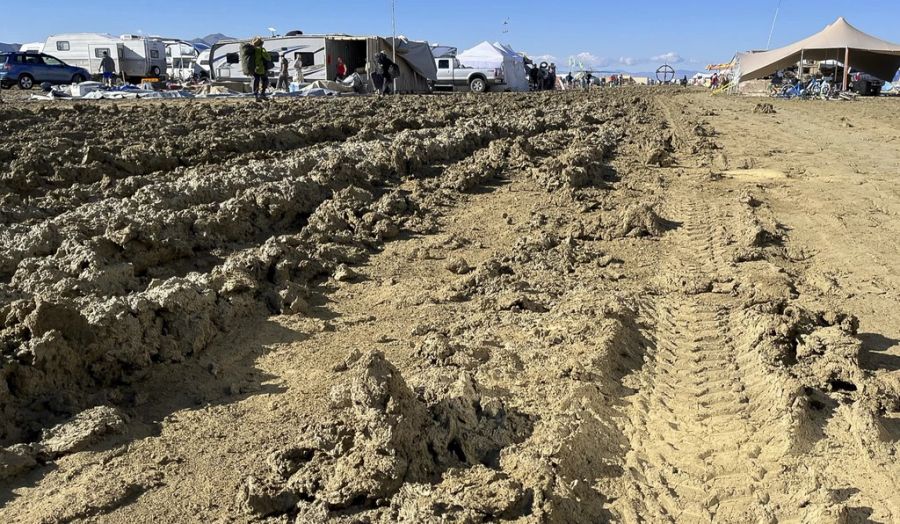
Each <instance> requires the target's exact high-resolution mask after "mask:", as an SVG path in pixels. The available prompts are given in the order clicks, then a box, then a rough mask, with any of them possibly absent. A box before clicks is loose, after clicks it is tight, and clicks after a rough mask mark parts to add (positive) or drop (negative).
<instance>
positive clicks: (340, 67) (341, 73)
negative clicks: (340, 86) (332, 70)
mask: <svg viewBox="0 0 900 524" xmlns="http://www.w3.org/2000/svg"><path fill="white" fill-rule="evenodd" d="M345 78H347V64H345V63H344V59H343V58H341V57H338V59H337V80H338V82H340V81H342V80H344V79H345Z"/></svg>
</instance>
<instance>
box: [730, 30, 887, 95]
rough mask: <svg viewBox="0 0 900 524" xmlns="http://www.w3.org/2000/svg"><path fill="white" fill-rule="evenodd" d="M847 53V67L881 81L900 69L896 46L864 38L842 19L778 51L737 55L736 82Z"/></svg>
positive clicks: (842, 58)
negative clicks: (805, 62) (808, 61)
mask: <svg viewBox="0 0 900 524" xmlns="http://www.w3.org/2000/svg"><path fill="white" fill-rule="evenodd" d="M847 50H849V53H850V59H849V61H848V63H849V65H850V67H851V68H853V69H857V70H859V71H864V72H866V73H869V74H870V75H873V76H876V77H878V78H881V79H884V80H888V81H889V80H891V79H893V78H894V74H895V73H896V72H897V69H900V45H897V44H893V43H891V42H886V41H884V40H881V39H880V38H875V37H874V36H871V35H867V34H866V33H863V32H862V31H860V30H859V29H857V28H855V27H853V26H852V25H850V24H849V23H848V22H847V21H846V20H845V19H844V18H843V17H841V18H838V19H837V21H836V22H834V23H833V24H831V25H829V26H828V27H826V28H825V29H823V30H822V32H820V33H817V34H815V35H813V36H811V37H809V38H807V39H805V40H800V41H799V42H795V43H793V44H790V45H788V46H785V47H782V48H780V49H773V50H772V51H766V52H762V53H738V55H737V61H738V65H739V71H740V73H739V74H740V80H741V81H745V80H755V79H759V78H764V77H766V76H770V75H772V74H773V73H775V72H776V71H779V70H782V69H785V68H788V67H790V66H792V65H796V64H797V63H798V62H799V61H800V56H801V54H802V56H803V58H804V60H838V61H840V62H843V61H844V58H845V53H846V52H847Z"/></svg>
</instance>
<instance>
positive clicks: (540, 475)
mask: <svg viewBox="0 0 900 524" xmlns="http://www.w3.org/2000/svg"><path fill="white" fill-rule="evenodd" d="M4 95H6V92H5V93H4ZM761 102H762V103H768V101H760V100H754V99H740V98H725V97H722V98H717V97H710V96H709V95H708V93H705V92H699V91H691V90H654V89H622V90H609V91H604V92H595V93H591V94H584V93H565V94H551V95H513V96H493V95H491V96H486V97H484V96H482V97H478V96H471V95H459V96H457V95H451V96H439V97H409V98H401V99H391V100H376V99H370V98H364V99H343V100H310V101H279V102H276V103H273V104H272V105H271V106H267V107H266V108H262V107H261V106H258V105H256V104H254V103H252V102H239V103H235V102H212V103H211V102H204V103H196V102H195V103H190V102H187V103H186V102H180V101H179V102H170V103H166V104H160V103H156V102H151V103H137V104H135V103H131V104H124V103H123V104H108V103H102V104H93V105H81V104H76V105H74V106H73V105H71V104H59V105H54V106H49V105H37V104H26V103H23V102H13V103H7V104H5V105H4V106H2V107H0V128H2V129H3V138H2V141H3V150H2V151H0V163H2V166H3V169H4V171H3V173H4V175H3V177H2V179H0V190H2V191H0V193H2V214H0V218H2V219H3V229H4V231H2V232H0V255H2V258H0V299H2V302H0V319H2V318H5V319H6V320H5V323H4V324H2V325H0V326H2V327H3V331H0V342H2V345H0V350H2V356H3V361H2V365H3V372H2V375H0V376H2V377H4V378H5V384H6V387H5V388H2V387H0V411H2V412H3V415H4V422H3V423H2V425H0V437H2V441H0V444H3V445H4V446H6V447H5V449H4V450H3V452H2V454H0V521H2V522H23V523H24V522H29V523H30V522H74V521H92V522H122V523H125V522H129V523H130V522H258V521H269V522H297V523H306V522H347V523H350V522H409V523H413V522H416V523H418V522H507V521H508V522H522V523H524V522H606V521H612V522H734V523H739V522H741V523H742V522H804V523H819V522H833V523H844V522H881V523H889V522H896V521H897V520H898V519H900V495H898V492H897V490H896V487H895V486H897V485H900V465H898V460H897V445H898V439H900V342H898V340H900V311H898V309H897V308H896V304H897V300H898V298H900V296H898V294H900V287H898V286H900V274H898V265H897V263H896V260H898V255H900V253H898V250H900V244H898V242H897V241H896V238H897V234H896V233H898V230H900V216H898V212H900V192H898V190H897V189H896V184H895V183H894V182H895V181H894V178H895V176H896V174H897V173H898V172H900V124H898V123H897V122H896V118H895V117H896V104H897V103H898V101H897V100H861V101H858V102H830V103H825V102H795V101H773V102H771V103H772V105H773V107H771V108H770V109H771V110H770V111H760V109H768V108H763V107H758V106H759V104H760V103H761ZM36 130H40V132H41V134H42V136H44V137H46V138H47V140H46V141H43V142H41V143H37V142H35V141H34V140H33V136H34V132H35V131H36ZM2 385H3V383H2V382H0V386H2Z"/></svg>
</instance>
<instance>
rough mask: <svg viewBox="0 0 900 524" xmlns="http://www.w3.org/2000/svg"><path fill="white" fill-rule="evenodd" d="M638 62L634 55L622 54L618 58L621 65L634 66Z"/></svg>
mask: <svg viewBox="0 0 900 524" xmlns="http://www.w3.org/2000/svg"><path fill="white" fill-rule="evenodd" d="M638 62H639V60H638V59H637V58H634V57H633V56H620V57H619V60H618V63H619V65H623V66H633V65H635V64H637V63H638Z"/></svg>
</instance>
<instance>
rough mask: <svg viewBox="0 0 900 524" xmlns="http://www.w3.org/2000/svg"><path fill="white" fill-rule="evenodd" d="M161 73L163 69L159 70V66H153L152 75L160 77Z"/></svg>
mask: <svg viewBox="0 0 900 524" xmlns="http://www.w3.org/2000/svg"><path fill="white" fill-rule="evenodd" d="M160 73H161V71H160V70H159V67H158V66H153V67H151V68H150V76H152V77H153V78H159V74H160Z"/></svg>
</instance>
